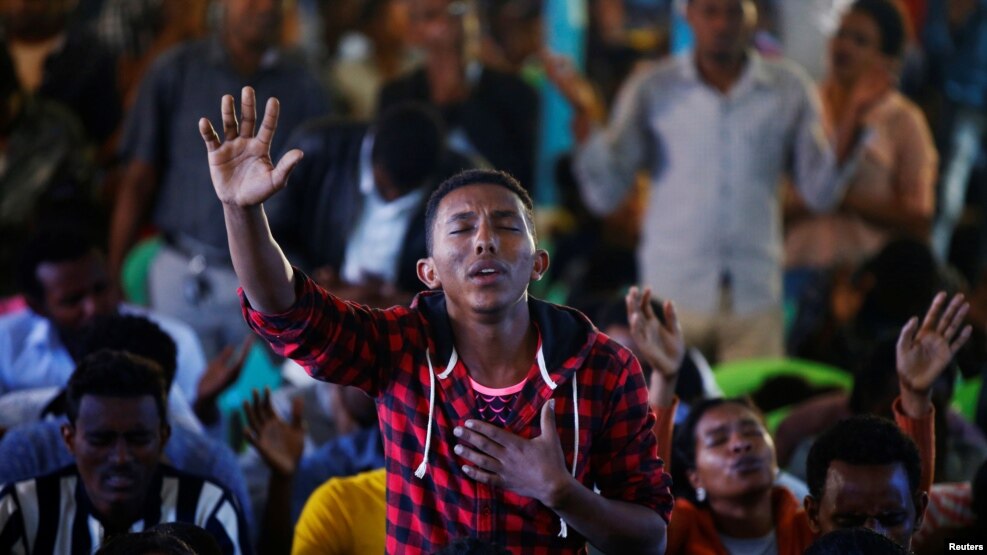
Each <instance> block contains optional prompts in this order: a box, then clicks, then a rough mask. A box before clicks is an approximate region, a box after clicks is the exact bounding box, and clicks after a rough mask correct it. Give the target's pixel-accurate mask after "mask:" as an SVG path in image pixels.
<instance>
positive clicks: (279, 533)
mask: <svg viewBox="0 0 987 555" xmlns="http://www.w3.org/2000/svg"><path fill="white" fill-rule="evenodd" d="M291 482H292V476H284V475H281V474H279V473H277V472H271V479H270V481H269V482H268V485H267V505H266V506H265V507H264V526H263V527H262V529H261V533H260V538H259V540H258V543H259V544H260V545H259V546H258V550H257V552H258V553H271V554H273V555H278V554H285V555H287V554H288V553H291V539H292V536H293V535H294V530H293V528H292V525H291Z"/></svg>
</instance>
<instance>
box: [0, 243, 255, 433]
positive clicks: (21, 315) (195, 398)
mask: <svg viewBox="0 0 987 555" xmlns="http://www.w3.org/2000/svg"><path fill="white" fill-rule="evenodd" d="M17 274H18V281H19V282H20V288H21V290H22V292H23V293H24V296H25V298H26V300H27V304H28V306H29V307H30V310H24V311H21V312H17V313H13V314H9V315H5V316H2V317H0V395H4V394H6V393H8V392H11V391H19V390H25V389H34V388H41V387H63V386H64V385H65V383H66V382H67V381H68V378H69V376H70V375H71V374H72V370H73V368H75V364H76V362H77V360H78V358H79V350H80V343H81V342H82V341H83V340H84V337H85V335H86V333H87V330H88V328H89V326H91V325H92V323H93V321H94V320H95V319H97V318H99V317H105V316H109V315H112V314H116V313H123V314H138V315H143V316H146V317H147V318H149V319H151V320H152V321H154V322H155V323H156V324H158V325H159V326H160V327H161V328H162V329H163V330H164V331H165V332H166V333H167V334H168V335H169V336H170V337H171V338H172V340H174V342H175V344H176V346H177V348H178V362H177V367H176V371H175V379H174V382H173V385H172V388H171V391H170V394H169V402H170V404H171V407H172V409H171V412H172V413H173V415H174V416H175V417H181V418H182V419H183V420H187V421H188V422H190V423H192V422H195V420H196V419H197V418H198V420H200V421H205V422H206V423H211V421H212V420H214V419H215V400H216V398H217V397H218V396H219V394H220V393H221V392H222V390H223V389H224V388H225V387H226V386H228V385H229V384H230V383H231V382H232V380H233V379H235V378H236V376H237V372H238V370H239V368H241V367H242V362H241V361H237V362H236V363H233V364H230V363H228V361H227V360H226V358H230V357H224V355H223V354H221V355H220V356H219V357H217V358H216V359H214V360H213V361H211V362H210V363H209V365H208V367H207V363H206V359H205V355H204V354H203V350H202V345H201V343H200V342H199V340H198V338H197V337H196V335H195V333H194V332H193V331H192V329H191V328H190V327H189V326H187V325H186V324H184V323H183V322H180V321H178V320H176V319H173V318H169V317H166V316H162V315H159V314H156V313H154V312H151V311H147V310H145V309H141V308H139V307H135V306H132V305H128V304H124V303H120V302H118V301H117V299H116V298H115V295H114V294H113V292H112V290H111V286H110V280H109V275H108V274H107V270H106V264H105V261H104V259H103V256H102V254H101V253H100V252H99V249H98V248H97V247H96V245H95V244H94V243H93V242H92V241H91V240H90V239H89V238H87V237H86V236H85V233H84V232H82V231H81V230H79V229H75V228H59V229H48V230H44V231H41V232H39V233H38V234H36V235H35V236H34V237H32V238H31V239H30V240H29V241H28V243H27V244H26V245H25V248H24V254H23V257H22V259H21V262H20V264H19V266H18V268H17ZM204 378H209V379H204ZM193 409H194V412H195V414H193ZM14 423H16V422H14ZM11 424H12V423H6V422H0V425H6V426H10V425H11ZM196 427H198V428H199V429H201V426H200V425H196Z"/></svg>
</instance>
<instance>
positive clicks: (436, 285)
mask: <svg viewBox="0 0 987 555" xmlns="http://www.w3.org/2000/svg"><path fill="white" fill-rule="evenodd" d="M417 270H418V279H419V280H421V282H422V283H424V284H425V286H426V287H428V288H429V289H440V288H441V287H442V281H441V280H440V279H439V276H438V274H437V273H436V272H435V263H434V262H433V261H432V258H431V257H428V258H420V259H418V266H417Z"/></svg>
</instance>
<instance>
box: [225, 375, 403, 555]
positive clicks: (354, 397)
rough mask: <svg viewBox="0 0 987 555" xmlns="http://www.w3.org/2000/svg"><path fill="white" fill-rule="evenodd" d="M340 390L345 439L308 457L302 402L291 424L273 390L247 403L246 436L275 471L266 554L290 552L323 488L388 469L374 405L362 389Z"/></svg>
mask: <svg viewBox="0 0 987 555" xmlns="http://www.w3.org/2000/svg"><path fill="white" fill-rule="evenodd" d="M335 387H336V389H335V390H334V391H335V392H336V395H335V396H334V399H333V402H332V405H331V408H332V409H333V412H335V413H336V414H335V415H334V420H335V421H336V422H337V423H338V425H339V426H340V430H341V432H342V434H341V435H340V436H339V437H337V438H336V439H334V440H332V441H329V442H328V443H326V444H324V445H322V446H321V447H319V448H318V449H316V450H315V451H313V452H310V453H308V454H306V455H305V456H304V457H303V456H302V453H303V445H304V443H305V438H304V429H303V427H302V425H301V408H300V399H295V400H294V403H293V406H292V415H291V422H287V421H285V420H284V419H282V418H281V417H280V416H279V415H278V414H277V411H276V410H275V408H274V406H273V403H272V401H271V395H270V391H265V393H264V395H263V396H259V395H258V394H257V391H256V390H255V391H254V398H253V402H252V403H246V402H245V403H244V406H243V412H244V414H245V415H246V420H247V430H246V431H245V434H244V435H245V436H246V438H247V441H248V442H250V444H251V445H253V446H254V447H255V448H256V450H257V452H258V454H259V455H260V457H261V459H262V460H263V461H264V463H265V465H266V466H267V467H268V468H269V470H270V478H269V480H268V482H267V495H266V498H265V501H264V512H263V514H262V515H261V519H262V520H263V522H264V529H263V530H262V531H261V534H260V542H261V545H260V549H261V551H264V552H279V553H280V552H285V551H288V550H289V548H290V545H291V537H292V532H291V530H292V527H293V525H294V524H295V523H296V521H297V515H299V513H300V511H301V509H302V505H303V504H305V502H306V500H307V499H308V498H309V496H310V494H311V493H312V492H313V491H314V490H315V489H316V488H317V487H318V486H319V485H320V484H322V483H323V482H325V481H327V480H331V479H332V478H335V477H345V476H352V475H355V474H359V473H361V472H366V471H369V470H372V469H375V468H381V467H383V466H384V462H385V461H384V447H383V443H382V442H381V435H380V428H379V426H378V423H377V412H376V406H375V403H374V401H373V400H372V399H371V398H370V397H368V396H367V395H366V394H364V393H363V392H362V391H360V390H359V389H357V388H354V387H344V386H335ZM381 503H383V498H382V499H381ZM381 524H382V525H383V518H381ZM381 528H382V529H383V526H382V527H381ZM381 541H383V539H381ZM357 553H359V551H357Z"/></svg>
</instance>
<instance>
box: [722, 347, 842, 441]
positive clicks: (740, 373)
mask: <svg viewBox="0 0 987 555" xmlns="http://www.w3.org/2000/svg"><path fill="white" fill-rule="evenodd" d="M713 376H714V378H715V379H716V383H717V385H719V386H720V389H721V390H722V391H723V395H725V396H726V397H738V396H741V395H749V394H751V393H753V392H755V391H757V390H758V389H760V387H761V386H762V385H764V382H766V381H767V380H769V379H771V378H775V377H778V376H797V377H800V378H803V379H805V380H806V381H807V382H808V383H809V385H812V386H813V387H834V386H835V387H839V388H841V389H844V390H850V388H851V387H853V376H852V375H850V373H849V372H847V371H845V370H842V369H840V368H836V367H835V366H830V365H828V364H823V363H820V362H814V361H809V360H802V359H797V358H765V359H749V360H738V361H731V362H726V363H722V364H718V365H716V366H714V367H713ZM791 410H792V407H791V406H785V407H781V408H778V409H775V410H773V411H771V412H769V413H767V414H765V415H764V419H765V424H766V425H767V427H768V430H769V431H770V432H772V433H773V432H774V431H775V430H776V429H777V428H778V424H780V423H781V421H782V420H784V419H785V417H786V416H788V413H789V412H791Z"/></svg>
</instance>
